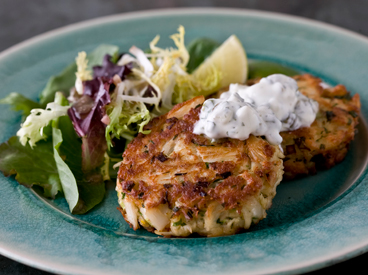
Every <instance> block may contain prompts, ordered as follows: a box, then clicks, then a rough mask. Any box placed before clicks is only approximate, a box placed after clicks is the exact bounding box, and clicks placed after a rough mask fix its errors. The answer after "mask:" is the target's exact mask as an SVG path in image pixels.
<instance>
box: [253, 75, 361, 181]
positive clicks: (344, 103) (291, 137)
mask: <svg viewBox="0 0 368 275" xmlns="http://www.w3.org/2000/svg"><path fill="white" fill-rule="evenodd" d="M294 79H295V80H296V81H297V83H298V87H299V91H300V92H301V93H302V94H304V95H305V96H307V97H309V98H312V99H314V100H315V101H317V102H318V104H319V111H318V113H317V117H316V120H315V121H314V122H313V124H312V125H311V126H310V127H306V128H301V129H298V130H295V131H290V132H282V133H281V136H282V138H283V142H282V148H283V150H284V154H285V159H284V172H285V173H284V178H283V179H284V180H290V179H294V178H297V177H302V176H306V175H313V174H315V173H316V172H317V170H320V169H329V168H331V167H333V166H335V165H336V164H338V163H339V162H341V161H342V160H343V159H344V158H345V156H346V154H347V152H348V148H349V144H350V142H351V141H352V140H353V139H354V135H355V129H356V126H357V125H358V121H359V113H360V98H359V95H358V94H355V95H354V96H351V95H350V93H349V92H348V91H347V90H346V87H345V86H344V85H341V84H340V85H337V86H335V87H331V88H323V87H322V86H321V85H320V84H321V82H322V81H321V79H319V78H317V77H314V76H312V75H309V74H304V75H298V76H295V77H294ZM257 81H258V80H251V81H249V84H253V83H256V82H257Z"/></svg>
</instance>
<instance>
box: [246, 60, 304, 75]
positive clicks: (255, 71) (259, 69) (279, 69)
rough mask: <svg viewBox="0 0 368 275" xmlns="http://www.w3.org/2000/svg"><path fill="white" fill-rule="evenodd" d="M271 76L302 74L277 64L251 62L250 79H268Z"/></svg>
mask: <svg viewBox="0 0 368 275" xmlns="http://www.w3.org/2000/svg"><path fill="white" fill-rule="evenodd" d="M271 74H284V75H287V76H294V75H297V74H300V72H298V71H296V70H294V69H291V68H289V67H286V66H283V65H280V64H278V63H275V62H270V61H259V60H250V61H249V75H248V78H249V79H254V78H262V77H267V76H269V75H271Z"/></svg>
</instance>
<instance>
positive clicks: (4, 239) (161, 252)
mask: <svg viewBox="0 0 368 275" xmlns="http://www.w3.org/2000/svg"><path fill="white" fill-rule="evenodd" d="M179 25H183V26H184V27H185V29H186V41H191V40H192V39H194V38H197V37H203V36H206V37H210V38H212V39H215V40H218V41H224V40H225V39H226V38H227V37H229V36H230V35H231V34H236V35H237V36H238V37H239V39H240V40H241V41H242V43H243V45H244V47H245V49H246V51H247V54H248V57H249V58H252V59H261V60H268V61H276V62H279V63H281V64H284V65H287V66H289V67H291V68H294V69H296V70H299V71H301V72H308V73H311V74H314V75H316V76H318V77H320V78H322V79H323V80H324V81H325V82H327V83H329V84H332V85H336V84H338V83H343V84H344V85H345V86H346V87H347V89H348V90H349V91H351V92H352V93H353V94H354V93H359V94H360V95H361V101H362V114H361V122H360V125H359V133H358V134H357V136H356V139H355V140H354V142H353V143H352V146H351V148H350V151H349V153H348V155H347V157H346V159H345V160H344V161H343V162H342V163H341V164H339V165H337V166H336V167H334V168H332V169H331V170H328V171H324V172H320V173H318V174H317V175H316V176H313V177H308V178H305V179H303V180H297V181H293V182H288V183H282V184H281V185H280V186H279V188H278V194H277V196H276V198H275V199H274V203H273V207H272V208H271V209H270V211H269V212H268V217H267V218H266V219H265V220H263V221H261V222H260V223H259V224H258V225H257V226H255V227H253V228H252V229H251V230H250V231H249V232H246V233H243V234H239V235H235V236H228V237H218V238H188V239H164V238H161V237H157V236H156V235H153V234H151V233H148V232H145V231H144V230H138V231H137V232H135V231H133V230H132V229H130V228H129V226H128V225H127V224H126V223H125V221H124V220H123V218H122V216H121V215H120V213H119V211H117V210H116V207H117V206H118V204H117V197H116V194H115V192H114V186H108V194H107V197H106V199H105V200H104V202H103V203H102V204H101V205H100V206H98V207H97V208H96V209H94V210H93V211H91V212H90V213H88V214H87V215H84V216H71V215H70V214H69V211H68V208H67V205H66V203H65V201H64V200H63V199H57V200H55V201H48V200H45V199H42V198H40V197H38V195H37V194H36V193H35V192H33V191H32V190H31V189H28V188H26V187H24V186H20V185H18V183H17V182H16V181H15V180H14V178H6V177H4V176H2V175H0V217H1V222H0V253H1V254H3V255H5V256H7V257H10V258H12V259H14V260H17V261H20V262H22V263H25V264H28V265H31V266H34V267H37V268H40V269H44V270H47V271H50V272H55V273H59V274H152V275H153V274H225V273H226V274H260V273H261V274H280V273H282V274H287V273H295V272H306V271H310V270H314V269H318V268H321V267H324V266H328V265H331V264H332V263H335V262H337V261H342V260H345V259H349V258H351V257H354V256H356V255H359V254H361V253H364V252H366V251H367V250H368V211H366V210H367V209H368V200H367V196H368V179H367V170H366V166H367V151H368V149H367V148H368V145H367V143H368V137H367V124H366V118H367V117H368V107H367V106H368V91H367V90H366V87H368V78H367V71H366V68H367V65H366V64H368V39H367V38H365V37H362V36H360V35H358V34H354V33H352V32H349V31H345V30H342V29H339V28H336V27H333V26H329V25H326V24H322V23H317V22H314V21H311V20H306V19H300V18H295V17H290V16H284V15H278V14H273V13H264V12H256V11H247V10H230V9H178V10H161V11H153V12H139V13H131V14H122V15H117V16H112V17H106V18H101V19H97V20H92V21H87V22H85V23H80V24H76V25H72V26H69V27H65V28H62V29H59V30H56V31H52V32H49V33H46V34H44V35H41V36H38V37H36V38H34V39H31V40H28V41H26V42H24V43H22V44H20V45H17V46H15V47H13V48H11V49H9V50H7V51H5V52H3V53H2V54H0V98H2V97H5V96H6V95H7V94H8V93H10V92H19V93H22V94H25V95H26V96H28V97H30V98H32V99H37V97H38V95H39V93H40V91H41V90H42V89H43V87H44V85H45V84H46V82H47V80H48V78H49V77H50V76H51V75H54V74H57V73H59V72H60V71H61V70H62V69H63V68H64V67H66V66H67V65H68V64H70V63H71V62H73V61H74V58H75V56H76V54H77V53H78V51H82V50H85V51H90V50H92V49H94V48H95V47H97V46H98V45H99V44H102V43H109V44H115V45H118V46H119V47H120V49H121V51H127V50H128V49H129V48H130V46H132V45H133V44H134V45H136V46H138V47H140V48H143V49H145V48H147V45H148V43H149V42H150V41H151V40H152V39H153V37H154V36H155V35H156V34H160V36H161V40H160V42H159V45H160V46H162V47H167V46H171V45H172V41H171V40H170V39H169V36H170V35H171V34H173V33H175V32H176V29H177V28H178V26H179ZM20 121H21V118H20V115H19V114H17V113H15V112H13V111H10V109H9V108H8V106H1V108H0V129H1V131H0V141H1V142H4V141H6V140H7V139H8V138H9V137H11V136H13V135H15V133H16V131H17V129H18V127H19V124H20ZM30 165H31V164H30Z"/></svg>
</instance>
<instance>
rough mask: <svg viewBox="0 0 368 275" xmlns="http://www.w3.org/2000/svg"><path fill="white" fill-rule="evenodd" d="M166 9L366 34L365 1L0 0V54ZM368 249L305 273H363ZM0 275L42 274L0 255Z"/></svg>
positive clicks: (366, 13) (44, 274) (42, 274)
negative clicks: (72, 29) (255, 15)
mask: <svg viewBox="0 0 368 275" xmlns="http://www.w3.org/2000/svg"><path fill="white" fill-rule="evenodd" d="M168 7H228V8H246V9H255V10H264V11H273V12H279V13H284V14H291V15H296V16H301V17H305V18H310V19H314V20H318V21H322V22H326V23H330V24H333V25H336V26H340V27H343V28H346V29H349V30H352V31H354V32H357V33H360V34H363V35H365V36H368V24H367V22H368V1H366V0H354V1H346V0H248V1H241V0H156V1H149V2H148V1H146V0H134V1H133V0H124V1H123V0H120V1H119V0H78V1H75V0H53V1H47V0H32V1H24V0H0V26H1V27H0V52H1V51H3V50H5V49H7V48H8V47H11V46H13V45H15V44H17V43H19V42H22V41H24V40H26V39H28V38H31V37H33V36H35V35H38V34H41V33H43V32H46V31H49V30H52V29H55V28H58V27H62V26H65V25H68V24H71V23H75V22H79V21H83V20H87V19H92V18H96V17H101V16H106V15H111V14H118V13H123V12H130V11H138V10H148V9H157V8H168ZM367 261H368V253H365V254H363V255H361V256H358V257H355V258H353V259H350V260H348V261H344V262H341V263H337V264H335V265H333V266H329V267H327V268H324V269H320V270H317V271H314V272H311V273H307V274H311V275H318V274H327V272H337V271H341V270H343V269H344V268H346V269H349V271H350V272H349V273H353V274H367V272H368V271H367V267H366V262H367ZM0 274H1V275H4V274H9V275H10V274H11V275H18V274H29V275H46V274H50V273H48V272H45V271H41V270H38V269H34V268H32V267H29V266H26V265H23V264H21V263H18V262H15V261H13V260H10V259H8V258H6V257H4V256H1V255H0Z"/></svg>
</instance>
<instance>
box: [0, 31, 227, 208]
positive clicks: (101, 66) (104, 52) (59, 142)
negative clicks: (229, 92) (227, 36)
mask: <svg viewBox="0 0 368 275" xmlns="http://www.w3.org/2000/svg"><path fill="white" fill-rule="evenodd" d="M184 34H185V31H184V28H183V27H182V26H180V27H179V29H178V33H176V34H174V35H172V36H171V38H172V40H173V42H174V44H175V47H171V48H160V47H158V46H157V44H158V42H159V36H156V37H155V38H154V39H153V40H152V42H151V43H150V44H149V47H150V50H149V52H148V53H146V52H144V51H142V50H141V49H139V48H137V47H135V46H133V47H131V48H130V49H129V53H119V48H118V47H117V46H114V45H107V44H105V45H101V46H99V47H98V48H96V49H95V50H93V51H92V52H90V53H88V54H86V53H85V52H81V53H79V54H78V55H77V57H76V62H74V63H72V64H70V65H69V66H68V67H66V68H65V69H64V70H63V71H62V72H61V73H60V74H59V75H56V76H52V77H51V78H50V79H49V80H48V82H47V84H46V86H45V88H44V89H43V90H42V92H41V93H40V97H39V100H38V101H37V102H36V101H33V100H30V99H28V98H26V97H25V96H23V95H21V94H18V93H11V94H9V95H8V96H7V97H6V98H4V99H1V100H0V104H9V105H11V106H12V108H13V109H14V110H15V111H19V112H20V113H21V115H22V117H23V123H22V124H21V128H20V129H19V131H18V132H17V135H16V136H13V137H11V138H10V139H9V140H8V141H7V142H5V143H3V144H1V145H0V170H1V171H2V172H3V173H4V175H6V176H10V175H14V176H15V179H16V180H17V181H18V182H19V183H20V184H23V185H25V186H28V187H32V186H38V187H39V188H41V189H42V191H43V195H44V196H45V197H48V198H55V196H56V195H58V194H62V195H63V196H64V197H65V199H66V201H67V203H68V205H69V209H70V212H71V213H73V214H83V213H86V212H87V211H89V210H90V209H92V208H93V207H94V206H96V205H97V204H99V203H100V202H101V201H102V200H103V198H104V196H105V182H106V181H108V180H115V179H116V177H117V169H116V167H118V164H119V162H120V161H122V154H123V152H124V150H125V148H126V146H127V144H128V143H129V142H130V141H131V140H132V139H133V138H134V137H135V136H136V135H137V134H138V133H143V134H147V133H149V131H145V130H144V126H145V125H146V124H147V123H148V122H149V121H150V120H151V119H152V118H153V117H156V116H159V115H161V114H164V113H166V112H168V111H169V110H170V109H171V108H172V107H173V106H174V105H175V104H177V103H180V102H183V101H185V100H188V99H190V98H193V97H195V96H198V95H205V96H207V95H209V94H210V93H211V92H213V90H214V87H218V86H219V85H220V83H221V81H222V77H223V75H224V73H223V72H221V71H220V70H219V69H217V68H216V67H214V66H212V67H211V66H210V67H209V69H210V70H209V73H208V75H205V76H202V77H200V78H199V77H198V76H195V75H194V74H192V72H194V71H195V69H196V68H197V67H198V66H199V65H200V64H201V63H203V61H205V60H206V58H207V57H209V56H210V55H211V54H212V52H214V50H215V49H216V48H217V47H218V46H220V44H219V43H217V42H216V41H213V40H210V39H208V38H199V39H196V40H194V41H193V42H192V43H190V44H189V45H188V47H186V46H185V43H184ZM114 168H115V169H114Z"/></svg>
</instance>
